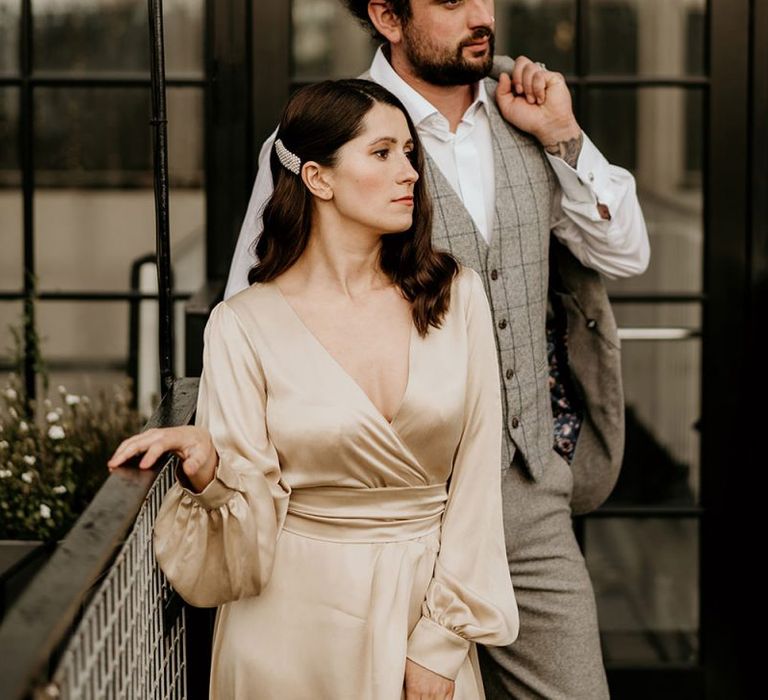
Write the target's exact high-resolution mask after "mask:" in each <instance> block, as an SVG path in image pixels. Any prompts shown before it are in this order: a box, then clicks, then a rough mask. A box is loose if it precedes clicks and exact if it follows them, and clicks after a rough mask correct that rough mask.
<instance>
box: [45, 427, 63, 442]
mask: <svg viewBox="0 0 768 700" xmlns="http://www.w3.org/2000/svg"><path fill="white" fill-rule="evenodd" d="M64 435H65V433H64V428H62V427H61V426H60V425H52V426H51V427H50V428H48V437H49V438H51V440H61V439H63V438H64Z"/></svg>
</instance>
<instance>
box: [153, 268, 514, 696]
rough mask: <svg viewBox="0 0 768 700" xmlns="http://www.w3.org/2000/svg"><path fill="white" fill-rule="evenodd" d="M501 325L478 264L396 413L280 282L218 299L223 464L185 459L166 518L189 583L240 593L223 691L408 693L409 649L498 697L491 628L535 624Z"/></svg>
mask: <svg viewBox="0 0 768 700" xmlns="http://www.w3.org/2000/svg"><path fill="white" fill-rule="evenodd" d="M491 323H492V321H491V314H490V309H489V307H488V302H487V299H486V297H485V293H484V291H483V288H482V282H481V281H480V278H479V277H478V275H477V274H476V273H475V272H473V271H471V270H469V269H468V268H462V269H461V271H460V273H459V275H458V276H457V278H456V279H455V280H454V282H453V285H452V288H451V303H450V308H449V311H448V313H447V314H446V316H445V318H444V320H443V323H442V325H441V327H440V328H439V329H433V328H431V329H430V331H429V333H428V334H427V335H426V336H425V337H421V336H419V334H418V333H417V332H416V330H415V329H413V330H412V333H411V339H410V348H409V376H408V381H407V386H406V389H405V393H404V396H403V399H402V402H401V405H400V408H399V409H398V411H397V412H396V415H395V416H394V418H393V419H392V421H391V422H390V421H387V420H386V419H385V418H384V416H383V415H382V414H381V413H380V412H379V411H378V409H376V407H375V406H374V405H373V403H372V402H371V401H370V399H369V398H368V397H367V395H366V394H365V392H364V391H363V390H362V388H361V387H360V386H359V385H358V384H357V383H356V382H355V381H354V380H353V379H352V377H351V376H350V375H348V374H347V373H346V372H345V370H344V369H343V368H342V367H341V365H339V364H338V363H337V362H336V361H335V360H334V358H333V357H332V356H331V355H330V354H329V353H328V352H327V351H326V350H325V348H324V347H323V346H322V345H321V344H320V342H319V341H318V340H317V339H316V338H315V337H314V336H313V335H312V333H311V332H310V331H309V330H308V328H307V327H306V326H305V325H304V324H303V322H302V321H301V319H300V318H299V317H298V316H297V315H296V313H295V312H294V311H293V309H292V308H291V306H290V305H289V304H288V302H287V301H286V300H285V298H284V297H283V296H282V294H281V293H280V290H279V288H278V287H277V285H275V284H274V283H268V284H261V285H253V286H252V287H250V288H249V289H247V290H244V291H243V292H241V293H239V294H237V295H235V296H234V297H232V298H231V299H229V300H227V301H226V302H222V303H220V304H219V305H218V306H217V307H216V308H215V309H214V310H213V312H212V314H211V318H210V320H209V322H208V325H207V327H206V331H205V350H204V368H203V374H202V377H201V383H200V393H199V398H198V410H197V417H196V422H197V424H199V425H203V426H205V427H207V428H208V430H209V431H210V433H211V436H212V438H213V442H214V445H215V447H216V449H217V452H218V454H219V458H220V459H219V465H218V467H217V470H216V477H215V479H214V480H213V481H212V482H211V483H210V484H209V485H208V486H207V487H206V489H205V490H204V491H203V492H201V493H194V492H193V491H192V490H191V489H190V488H188V487H187V486H185V484H184V478H183V475H180V478H179V480H178V482H177V483H176V484H175V485H174V486H173V487H172V489H171V490H170V491H169V493H168V494H167V496H166V498H165V500H164V502H163V505H162V508H161V510H160V513H159V515H158V518H157V521H156V525H155V532H154V542H155V554H156V557H157V559H158V562H159V564H160V566H161V568H162V569H163V571H164V572H165V573H166V575H167V576H168V578H169V580H170V582H171V584H172V585H173V586H174V588H175V589H176V590H177V591H178V592H179V593H180V594H181V595H182V596H183V597H184V598H185V599H186V600H187V601H189V602H190V603H192V604H194V605H205V606H213V605H217V606H220V607H219V611H218V614H217V620H216V629H215V636H214V649H213V668H212V678H211V697H212V698H216V699H223V698H237V699H241V698H243V699H245V698H249V699H250V698H260V699H262V698H263V699H264V700H272V699H274V700H278V699H279V700H303V699H304V698H307V699H309V698H327V699H328V700H346V699H348V700H398V698H401V697H402V695H403V690H402V689H403V676H404V669H405V660H406V657H408V658H411V659H412V660H414V661H415V662H416V663H418V664H420V665H422V666H424V667H426V668H429V669H431V670H433V671H435V672H436V673H439V674H441V675H443V676H445V677H447V678H451V679H453V680H455V681H456V692H455V695H454V697H455V699H456V700H477V699H478V698H482V697H484V695H483V690H482V682H481V680H480V676H479V672H478V666H477V657H476V652H475V649H474V644H475V643H477V642H480V643H483V644H491V645H506V644H509V643H511V642H512V641H513V640H514V639H515V637H516V636H517V633H518V615H517V606H516V603H515V597H514V592H513V590H512V584H511V582H510V578H509V572H508V568H507V560H506V554H505V545H504V535H503V525H502V517H501V495H500V469H499V460H500V446H501V426H502V423H501V396H500V388H499V379H498V364H497V356H496V348H495V344H494V338H493V329H492V327H491Z"/></svg>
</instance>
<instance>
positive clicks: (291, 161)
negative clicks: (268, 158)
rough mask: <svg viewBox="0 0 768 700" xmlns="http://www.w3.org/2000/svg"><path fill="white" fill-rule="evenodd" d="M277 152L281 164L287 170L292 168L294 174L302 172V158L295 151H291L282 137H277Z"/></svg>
mask: <svg viewBox="0 0 768 700" xmlns="http://www.w3.org/2000/svg"><path fill="white" fill-rule="evenodd" d="M275 153H277V159H278V160H279V161H280V164H281V165H282V166H283V167H284V168H285V169H286V170H290V171H291V172H292V173H293V174H294V175H298V174H299V173H300V172H301V158H299V157H298V156H297V155H296V154H295V153H291V151H289V150H288V149H287V148H286V147H285V144H284V143H283V142H282V141H281V140H280V139H275Z"/></svg>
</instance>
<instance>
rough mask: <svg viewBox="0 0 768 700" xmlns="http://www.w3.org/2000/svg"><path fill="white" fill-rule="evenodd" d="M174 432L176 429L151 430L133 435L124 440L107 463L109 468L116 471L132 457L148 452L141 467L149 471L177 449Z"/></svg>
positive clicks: (140, 464)
mask: <svg viewBox="0 0 768 700" xmlns="http://www.w3.org/2000/svg"><path fill="white" fill-rule="evenodd" d="M173 430H174V428H165V429H158V428H151V429H150V430H147V431H145V432H143V433H138V434H137V435H133V436H131V437H129V438H128V439H127V440H123V442H121V443H120V446H119V447H118V448H117V449H116V450H115V453H114V454H113V455H112V457H111V458H110V459H109V461H108V462H107V466H108V467H109V468H110V469H114V468H115V467H119V466H120V465H121V464H124V463H125V462H126V461H127V460H129V459H130V458H131V457H134V456H135V455H138V454H141V453H142V452H146V453H147V455H145V456H144V457H143V458H142V460H141V462H140V463H139V467H140V468H141V469H147V468H148V467H150V466H152V464H154V463H155V461H156V460H157V458H158V457H160V455H161V454H163V453H164V452H168V451H169V450H171V449H173V448H174V447H175V444H174V442H175V441H174V440H173V434H172V432H171V431H173ZM150 452H151V454H150Z"/></svg>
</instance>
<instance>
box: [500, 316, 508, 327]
mask: <svg viewBox="0 0 768 700" xmlns="http://www.w3.org/2000/svg"><path fill="white" fill-rule="evenodd" d="M506 327H507V319H506V318H502V319H501V321H499V328H501V330H504V329H505V328H506Z"/></svg>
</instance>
